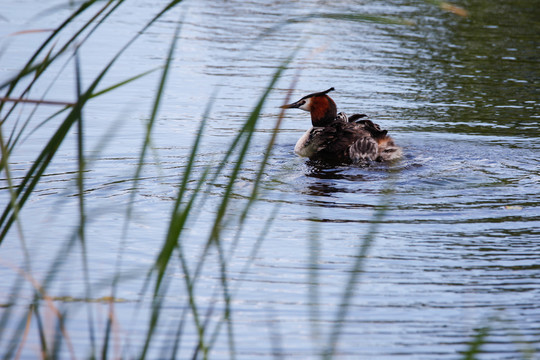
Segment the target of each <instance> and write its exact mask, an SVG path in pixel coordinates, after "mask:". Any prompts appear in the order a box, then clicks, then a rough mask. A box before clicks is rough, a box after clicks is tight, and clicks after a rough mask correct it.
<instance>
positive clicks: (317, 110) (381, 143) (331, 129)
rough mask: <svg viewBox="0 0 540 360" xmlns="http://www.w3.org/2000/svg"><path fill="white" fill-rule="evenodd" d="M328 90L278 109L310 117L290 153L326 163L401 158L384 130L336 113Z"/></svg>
mask: <svg viewBox="0 0 540 360" xmlns="http://www.w3.org/2000/svg"><path fill="white" fill-rule="evenodd" d="M332 90H334V88H333V87H332V88H330V89H328V90H326V91H322V92H317V93H313V94H309V95H306V96H304V97H303V98H301V99H300V100H298V101H296V102H294V103H292V104H288V105H283V106H281V108H283V109H295V108H297V109H301V110H304V111H309V113H310V114H311V124H312V125H313V127H312V128H311V129H309V130H308V131H306V133H305V134H304V135H303V136H302V137H301V138H300V139H299V140H298V142H297V143H296V146H295V147H294V152H295V153H296V154H297V155H299V156H303V157H307V158H309V159H310V160H313V161H320V162H324V163H330V164H359V163H365V162H367V161H390V160H394V159H398V158H400V157H401V155H402V151H401V148H400V147H399V146H396V145H395V144H394V140H393V139H392V138H391V137H390V136H388V135H387V133H388V131H386V130H381V128H380V127H379V125H377V124H375V123H373V122H372V121H371V120H368V119H365V118H366V117H367V116H366V115H364V114H354V115H352V116H350V117H347V115H345V114H344V113H341V112H340V113H339V114H338V113H337V108H336V103H335V102H334V100H332V98H331V97H330V96H328V95H327V94H328V93H329V92H330V91H332Z"/></svg>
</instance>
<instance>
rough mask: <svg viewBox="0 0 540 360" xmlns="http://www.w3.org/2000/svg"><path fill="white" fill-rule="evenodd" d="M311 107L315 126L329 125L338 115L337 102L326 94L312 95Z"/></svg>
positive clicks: (312, 121) (312, 120) (312, 122)
mask: <svg viewBox="0 0 540 360" xmlns="http://www.w3.org/2000/svg"><path fill="white" fill-rule="evenodd" d="M310 108H311V109H310V114H311V124H312V125H313V126H315V127H322V126H327V125H329V124H330V123H331V122H332V121H334V120H335V119H336V117H337V107H336V103H335V102H334V100H332V99H331V98H330V97H329V96H328V95H326V94H324V95H317V96H313V97H311V101H310Z"/></svg>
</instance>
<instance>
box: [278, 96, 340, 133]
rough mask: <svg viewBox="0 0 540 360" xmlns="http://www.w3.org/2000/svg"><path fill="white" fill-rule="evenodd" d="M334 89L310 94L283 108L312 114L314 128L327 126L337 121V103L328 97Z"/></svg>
mask: <svg viewBox="0 0 540 360" xmlns="http://www.w3.org/2000/svg"><path fill="white" fill-rule="evenodd" d="M332 90H334V88H333V87H332V88H330V89H328V90H326V91H321V92H317V93H313V94H309V95H306V96H304V97H303V98H301V99H300V100H298V101H297V102H294V103H292V104H288V105H283V106H281V108H282V109H296V108H297V109H301V110H304V111H309V113H310V114H311V124H312V125H313V126H326V125H328V124H330V123H331V122H332V121H334V120H335V119H336V116H337V108H336V103H335V102H334V100H332V98H330V96H328V95H326V94H327V93H329V92H330V91H332Z"/></svg>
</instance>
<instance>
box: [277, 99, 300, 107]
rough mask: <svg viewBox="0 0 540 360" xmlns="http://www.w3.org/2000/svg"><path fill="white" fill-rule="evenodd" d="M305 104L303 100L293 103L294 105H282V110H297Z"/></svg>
mask: <svg viewBox="0 0 540 360" xmlns="http://www.w3.org/2000/svg"><path fill="white" fill-rule="evenodd" d="M305 103H306V100H305V99H302V100H298V101H297V102H293V103H292V104H288V105H281V106H280V108H282V109H296V108H299V107H300V106H302V105H304V104H305Z"/></svg>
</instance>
